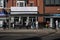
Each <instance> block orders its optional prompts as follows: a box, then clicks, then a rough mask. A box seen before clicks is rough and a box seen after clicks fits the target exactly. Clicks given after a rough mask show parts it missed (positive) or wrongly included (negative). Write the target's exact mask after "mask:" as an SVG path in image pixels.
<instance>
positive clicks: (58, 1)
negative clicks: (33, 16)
mask: <svg viewBox="0 0 60 40" xmlns="http://www.w3.org/2000/svg"><path fill="white" fill-rule="evenodd" d="M45 5H46V6H60V0H45Z"/></svg>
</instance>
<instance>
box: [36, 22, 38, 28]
mask: <svg viewBox="0 0 60 40" xmlns="http://www.w3.org/2000/svg"><path fill="white" fill-rule="evenodd" d="M36 29H38V21H36Z"/></svg>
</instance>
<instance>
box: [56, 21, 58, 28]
mask: <svg viewBox="0 0 60 40" xmlns="http://www.w3.org/2000/svg"><path fill="white" fill-rule="evenodd" d="M56 29H58V20H56Z"/></svg>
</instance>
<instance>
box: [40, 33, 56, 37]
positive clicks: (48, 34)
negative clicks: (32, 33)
mask: <svg viewBox="0 0 60 40" xmlns="http://www.w3.org/2000/svg"><path fill="white" fill-rule="evenodd" d="M55 33H56V32H51V33H49V34H47V35H43V36H40V37H45V36H49V35H52V34H55Z"/></svg>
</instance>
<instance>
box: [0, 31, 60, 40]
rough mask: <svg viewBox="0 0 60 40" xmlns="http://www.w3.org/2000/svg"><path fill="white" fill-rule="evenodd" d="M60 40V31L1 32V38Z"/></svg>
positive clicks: (9, 39) (7, 39) (14, 39)
mask: <svg viewBox="0 0 60 40" xmlns="http://www.w3.org/2000/svg"><path fill="white" fill-rule="evenodd" d="M58 39H59V40H60V31H56V32H50V33H48V32H46V33H45V32H20V33H19V32H13V33H12V32H8V33H7V32H6V33H5V32H0V40H58Z"/></svg>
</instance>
